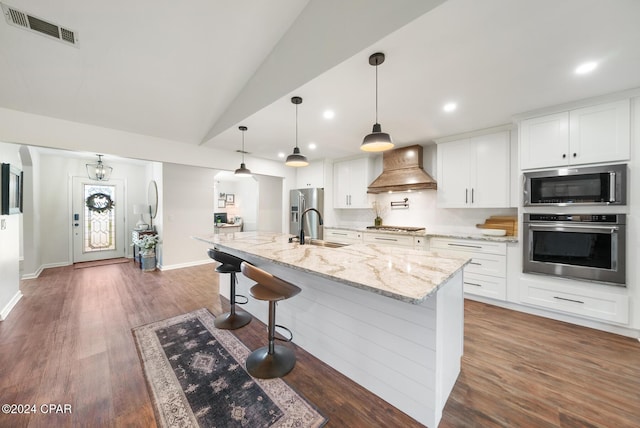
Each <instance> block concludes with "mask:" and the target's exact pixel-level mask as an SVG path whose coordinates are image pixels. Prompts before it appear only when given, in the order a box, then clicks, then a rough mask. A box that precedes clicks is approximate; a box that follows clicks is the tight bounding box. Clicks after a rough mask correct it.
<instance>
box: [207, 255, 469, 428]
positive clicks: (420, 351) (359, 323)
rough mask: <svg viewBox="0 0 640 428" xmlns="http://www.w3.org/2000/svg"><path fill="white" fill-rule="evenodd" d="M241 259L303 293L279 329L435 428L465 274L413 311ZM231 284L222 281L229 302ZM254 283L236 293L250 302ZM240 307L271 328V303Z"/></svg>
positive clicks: (455, 350) (458, 340)
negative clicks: (285, 330)
mask: <svg viewBox="0 0 640 428" xmlns="http://www.w3.org/2000/svg"><path fill="white" fill-rule="evenodd" d="M225 250H226V251H228V250H227V249H225ZM229 252H231V253H233V251H229ZM238 255H239V256H240V254H238ZM241 257H242V258H244V259H245V260H247V261H248V262H250V263H253V264H254V265H256V266H258V267H260V268H262V269H264V270H266V271H268V272H270V273H271V274H273V275H275V276H278V277H280V278H282V279H284V280H287V281H289V282H291V283H293V284H296V285H297V286H299V287H300V288H302V292H301V293H300V294H298V295H297V296H295V297H293V298H291V299H289V300H285V301H283V302H280V303H279V304H278V307H277V311H276V322H277V323H278V324H282V325H284V326H286V327H287V328H289V329H290V330H291V331H292V332H293V342H294V343H295V344H297V345H298V346H300V347H302V348H304V349H305V350H306V351H308V352H309V353H311V354H312V355H314V356H315V357H317V358H318V359H320V360H322V361H324V362H325V363H327V364H328V365H329V366H331V367H333V368H334V369H336V370H338V371H339V372H341V373H342V374H344V375H346V376H347V377H349V378H350V379H352V380H354V381H355V382H357V383H358V384H360V385H362V386H363V387H365V388H367V389H368V390H369V391H371V392H373V393H374V394H376V395H378V396H379V397H381V398H382V399H384V400H386V401H387V402H389V403H390V404H392V405H393V406H395V407H396V408H398V409H400V410H401V411H403V412H405V413H406V414H408V415H409V416H411V417H413V418H414V419H416V420H417V421H419V422H420V423H422V424H425V425H426V426H428V427H436V426H437V425H438V422H439V421H440V419H441V417H442V410H443V408H444V406H445V404H446V401H447V398H448V397H449V394H450V393H451V390H452V389H453V386H454V384H455V382H456V379H457V377H458V373H459V372H460V358H461V357H462V352H463V329H464V325H463V323H464V301H463V291H462V290H463V285H462V269H460V270H458V272H457V273H455V274H454V275H453V276H452V277H451V278H450V279H449V280H448V281H446V282H445V283H444V284H442V285H441V286H440V287H438V289H437V290H436V291H434V292H433V293H432V294H430V296H429V297H428V298H427V299H426V300H425V301H424V302H422V303H419V304H412V303H406V302H403V301H400V300H397V299H394V298H390V297H385V296H382V295H380V294H377V293H374V292H371V291H367V290H363V289H359V288H355V287H352V286H348V285H345V284H343V283H340V282H335V281H332V280H329V279H327V278H323V277H320V276H317V275H313V274H310V273H306V272H302V271H299V270H294V269H291V268H288V267H285V266H281V265H278V264H275V263H272V262H267V261H265V260H264V259H263V258H251V257H247V254H242V255H241ZM228 281H229V279H228V275H222V274H221V275H220V284H221V286H220V291H221V294H222V295H223V296H225V297H227V298H229V296H228V293H229V287H227V286H225V284H228ZM253 284H254V282H252V281H251V280H250V279H248V278H246V277H244V276H243V275H241V274H238V287H237V291H236V292H237V294H243V295H245V296H250V295H249V288H250V287H251V286H252V285H253ZM239 308H240V309H242V310H246V311H247V312H249V313H251V314H252V315H253V316H255V317H256V318H258V319H260V320H261V321H262V322H264V323H265V324H266V323H267V303H266V302H262V301H258V300H256V299H252V298H250V297H249V302H248V303H247V304H246V305H243V306H239ZM265 342H266V332H265ZM265 344H266V343H265ZM294 370H295V368H294ZM318 376H322V373H318Z"/></svg>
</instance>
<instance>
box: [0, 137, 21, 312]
mask: <svg viewBox="0 0 640 428" xmlns="http://www.w3.org/2000/svg"><path fill="white" fill-rule="evenodd" d="M18 151H19V147H18V146H17V145H14V144H6V143H2V142H0V163H9V164H11V165H13V166H15V167H17V168H20V169H22V162H21V160H20V154H19V152H18ZM21 218H22V214H12V215H0V320H3V319H5V318H6V317H7V315H8V314H9V312H10V311H11V309H12V308H13V306H14V305H15V304H16V303H17V301H18V300H19V299H20V297H21V296H22V294H21V293H20V273H19V272H20V235H21V231H20V230H21Z"/></svg>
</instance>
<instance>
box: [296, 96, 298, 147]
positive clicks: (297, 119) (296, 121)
mask: <svg viewBox="0 0 640 428" xmlns="http://www.w3.org/2000/svg"><path fill="white" fill-rule="evenodd" d="M297 147H298V104H296V148H297Z"/></svg>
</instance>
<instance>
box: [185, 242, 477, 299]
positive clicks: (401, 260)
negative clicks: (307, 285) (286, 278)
mask: <svg viewBox="0 0 640 428" xmlns="http://www.w3.org/2000/svg"><path fill="white" fill-rule="evenodd" d="M290 236H291V235H290V234H283V233H269V232H238V233H232V234H224V235H216V234H209V235H205V236H196V237H194V239H197V240H199V241H202V242H205V243H207V244H210V245H213V246H216V247H217V248H220V249H221V250H225V249H230V250H235V252H236V253H237V254H239V255H240V257H242V254H245V255H248V256H255V257H258V258H261V259H264V260H266V261H270V262H273V263H276V264H279V265H281V266H284V267H287V268H290V269H293V270H297V271H301V272H305V273H310V274H314V275H318V276H321V277H324V278H326V279H329V280H332V281H336V282H340V283H343V284H346V285H349V286H352V287H356V288H360V289H363V290H368V291H372V292H374V293H378V294H381V295H384V296H387V297H391V298H394V299H397V300H401V301H403V302H407V303H412V304H419V303H421V302H423V301H424V300H426V299H427V298H428V297H429V296H430V295H431V294H433V293H435V292H436V291H437V290H438V288H439V287H440V286H442V285H443V284H445V283H446V282H447V280H448V279H449V278H451V277H452V276H453V275H454V274H455V273H457V272H458V271H459V270H460V269H462V268H463V267H464V266H465V265H466V264H467V263H469V261H470V260H469V259H467V258H457V257H449V256H443V255H439V254H436V253H432V252H429V251H423V250H413V249H408V248H406V249H405V248H398V247H388V246H380V245H375V244H354V245H349V246H345V247H341V248H327V247H320V246H315V245H309V244H307V245H300V244H299V243H297V242H293V243H289V242H288V240H289V237H290Z"/></svg>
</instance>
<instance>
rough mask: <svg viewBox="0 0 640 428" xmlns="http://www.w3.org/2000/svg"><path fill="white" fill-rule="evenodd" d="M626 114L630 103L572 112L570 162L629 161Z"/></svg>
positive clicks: (624, 101)
mask: <svg viewBox="0 0 640 428" xmlns="http://www.w3.org/2000/svg"><path fill="white" fill-rule="evenodd" d="M629 114H630V112H629V100H623V101H618V102H615V103H609V104H602V105H597V106H593V107H586V108H581V109H577V110H573V111H571V112H570V115H569V142H570V144H569V147H570V152H569V163H571V164H584V163H597V162H610V161H621V160H628V159H629V144H630V128H629Z"/></svg>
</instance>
